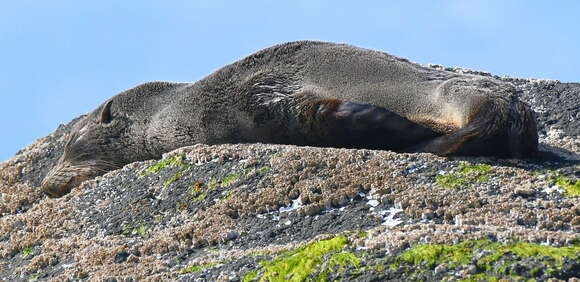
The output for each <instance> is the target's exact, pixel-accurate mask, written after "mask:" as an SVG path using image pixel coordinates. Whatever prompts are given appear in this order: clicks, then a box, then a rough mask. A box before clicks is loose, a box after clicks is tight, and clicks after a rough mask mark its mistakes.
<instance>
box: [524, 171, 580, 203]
mask: <svg viewBox="0 0 580 282" xmlns="http://www.w3.org/2000/svg"><path fill="white" fill-rule="evenodd" d="M577 168H580V166H577ZM535 174H536V175H540V174H547V176H548V177H547V179H546V180H547V181H548V183H551V184H556V185H558V186H560V187H561V188H562V189H564V191H565V192H564V194H565V195H566V196H568V197H574V196H580V179H572V178H568V177H566V176H564V175H562V174H561V173H559V172H557V171H554V170H541V171H536V172H535Z"/></svg>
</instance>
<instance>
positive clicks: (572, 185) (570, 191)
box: [556, 175, 580, 197]
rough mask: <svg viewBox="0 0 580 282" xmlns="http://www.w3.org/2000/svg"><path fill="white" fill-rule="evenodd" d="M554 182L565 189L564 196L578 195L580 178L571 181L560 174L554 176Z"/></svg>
mask: <svg viewBox="0 0 580 282" xmlns="http://www.w3.org/2000/svg"><path fill="white" fill-rule="evenodd" d="M556 184H558V186H560V187H562V188H564V190H566V196H569V197H573V196H580V180H576V181H573V180H572V179H570V178H566V177H564V176H562V175H558V176H557V177H556Z"/></svg>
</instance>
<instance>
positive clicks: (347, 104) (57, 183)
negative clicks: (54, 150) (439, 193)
mask: <svg viewBox="0 0 580 282" xmlns="http://www.w3.org/2000/svg"><path fill="white" fill-rule="evenodd" d="M535 126H536V125H535V119H534V115H533V112H532V111H531V110H530V108H529V106H527V105H526V104H524V103H522V102H520V101H519V100H517V98H516V95H515V89H514V88H513V86H511V85H510V84H508V83H505V82H502V81H499V80H496V79H493V78H490V77H484V76H478V75H470V74H458V73H454V72H448V71H442V70H437V69H433V68H429V67H424V66H421V65H418V64H414V63H411V62H409V61H408V60H405V59H401V58H398V57H395V56H392V55H389V54H387V53H384V52H379V51H373V50H368V49H362V48H357V47H353V46H349V45H344V44H335V43H325V42H314V41H299V42H290V43H286V44H281V45H276V46H273V47H270V48H267V49H264V50H261V51H259V52H257V53H255V54H252V55H250V56H248V57H246V58H244V59H242V60H240V61H238V62H235V63H233V64H230V65H227V66H225V67H223V68H221V69H219V70H217V71H216V72H214V73H213V74H211V75H209V76H207V77H206V78H204V79H201V80H199V81H197V82H195V83H169V82H151V83H145V84H142V85H140V86H137V87H135V88H132V89H129V90H127V91H124V92H122V93H120V94H118V95H116V96H114V97H112V98H111V99H109V100H108V101H107V102H105V103H104V104H103V105H101V106H100V107H98V108H97V109H96V110H94V111H93V112H91V113H90V114H88V115H87V116H86V117H85V118H84V119H83V120H82V121H81V122H79V123H78V124H77V125H76V127H75V128H74V129H73V130H72V134H71V138H70V141H69V143H68V144H67V145H66V147H65V153H64V154H63V156H62V158H61V160H60V161H59V163H58V165H57V166H56V167H55V168H54V169H53V170H51V172H49V174H48V175H47V177H46V178H45V180H44V182H43V189H44V191H45V192H46V193H48V194H49V195H51V196H60V195H63V194H65V193H67V192H68V191H70V189H71V188H72V187H74V186H76V185H78V184H79V183H80V182H82V181H84V180H85V179H89V178H92V177H94V176H96V175H99V174H102V173H104V172H106V171H109V170H112V169H114V168H117V167H120V166H122V165H124V164H127V163H130V162H134V161H139V160H146V159H152V158H160V157H161V154H162V153H164V152H168V151H171V150H173V149H176V148H179V147H183V146H187V145H191V144H196V143H205V144H222V143H243V142H262V143H281V144H297V145H313V146H339V147H351V148H370V149H390V150H395V151H417V152H432V153H435V154H439V155H451V154H468V155H495V156H502V157H523V156H526V155H529V154H532V153H534V152H535V151H536V150H537V133H536V127H535Z"/></svg>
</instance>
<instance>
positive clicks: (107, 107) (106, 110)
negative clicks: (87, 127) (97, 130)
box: [101, 100, 113, 124]
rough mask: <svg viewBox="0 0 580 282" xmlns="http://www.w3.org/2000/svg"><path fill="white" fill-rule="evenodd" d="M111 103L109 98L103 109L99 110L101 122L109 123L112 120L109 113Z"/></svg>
mask: <svg viewBox="0 0 580 282" xmlns="http://www.w3.org/2000/svg"><path fill="white" fill-rule="evenodd" d="M112 104H113V100H110V101H108V102H107V104H105V106H104V107H103V110H102V111H101V123H105V124H106V123H109V122H111V120H113V116H112V115H111V105H112Z"/></svg>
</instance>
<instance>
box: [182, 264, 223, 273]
mask: <svg viewBox="0 0 580 282" xmlns="http://www.w3.org/2000/svg"><path fill="white" fill-rule="evenodd" d="M216 265H217V263H206V264H194V265H190V266H188V267H187V268H184V269H182V270H180V271H179V273H181V274H187V273H193V272H198V271H200V270H204V269H206V268H211V267H214V266H216Z"/></svg>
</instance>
